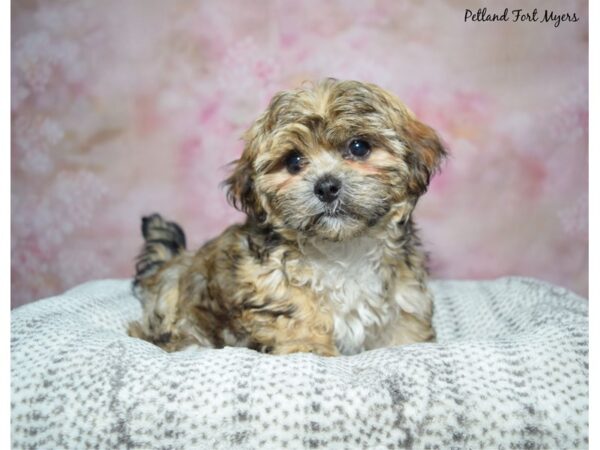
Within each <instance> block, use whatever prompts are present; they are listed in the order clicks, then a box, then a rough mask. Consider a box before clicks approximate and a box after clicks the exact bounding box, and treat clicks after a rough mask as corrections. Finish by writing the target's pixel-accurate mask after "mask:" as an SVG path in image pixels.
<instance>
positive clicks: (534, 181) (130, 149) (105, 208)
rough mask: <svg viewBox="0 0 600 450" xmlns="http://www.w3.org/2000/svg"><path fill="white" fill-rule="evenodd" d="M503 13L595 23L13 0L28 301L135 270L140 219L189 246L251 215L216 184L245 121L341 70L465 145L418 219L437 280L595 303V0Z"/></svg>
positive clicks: (291, 5)
mask: <svg viewBox="0 0 600 450" xmlns="http://www.w3.org/2000/svg"><path fill="white" fill-rule="evenodd" d="M466 3H468V4H469V5H466ZM488 3H491V2H488ZM495 4H496V9H493V8H492V7H490V6H488V9H489V10H492V9H493V10H494V11H498V10H500V11H501V10H502V9H503V8H504V7H509V8H517V7H522V8H524V10H532V9H533V8H534V7H538V8H540V7H541V8H549V9H554V11H556V12H571V13H572V12H575V13H576V14H577V16H578V17H579V18H580V20H579V22H576V23H563V24H561V25H560V26H559V27H554V26H553V24H551V23H539V22H538V23H472V22H468V23H465V22H464V21H463V18H464V14H465V9H464V8H465V6H470V7H471V8H474V9H475V8H477V7H478V4H477V2H475V1H470V2H458V1H451V0H448V1H446V2H416V1H412V2H404V1H395V0H390V1H327V2H324V1H320V0H319V1H316V0H314V1H276V0H273V1H255V2H252V1H241V0H240V1H192V0H189V1H187V0H186V1H163V0H161V1H151V0H143V1H133V0H128V1H116V0H103V1H97V2H84V1H81V0H73V1H47V0H44V1H41V0H39V1H34V0H32V1H19V2H13V14H12V39H13V40H12V49H13V51H12V240H11V242H12V294H13V296H12V304H13V306H16V305H19V304H22V303H26V302H29V301H32V300H34V299H37V298H40V297H44V296H49V295H52V294H56V293H59V292H61V291H63V290H65V289H66V288H69V287H72V286H73V285H75V284H78V283H81V282H83V281H86V280H91V279H97V278H106V277H128V276H130V275H131V274H132V271H133V260H134V257H135V255H136V252H137V251H138V249H139V247H140V244H141V237H140V232H139V221H140V216H141V215H142V214H146V213H150V212H153V211H159V212H161V213H164V214H165V215H167V216H169V217H171V218H173V219H175V220H177V221H178V222H180V223H181V224H182V225H183V226H184V229H185V230H186V231H187V234H188V238H189V241H190V244H191V245H192V246H198V245H200V244H201V243H202V242H203V241H204V240H206V239H207V238H209V237H211V236H213V235H215V234H217V233H219V232H220V230H222V229H223V228H224V227H225V226H226V225H227V224H229V223H231V222H234V221H236V220H239V219H240V218H241V216H240V214H238V213H236V212H235V211H234V210H233V209H232V208H231V207H229V206H228V205H227V203H226V201H225V196H224V192H223V191H222V190H221V189H220V188H219V187H218V184H219V182H220V181H221V180H222V179H223V178H224V177H225V174H226V169H225V168H224V165H225V164H226V163H227V162H229V161H231V160H233V159H235V158H236V157H237V156H239V154H240V151H241V142H240V140H239V137H240V136H241V134H242V132H243V130H244V129H245V128H246V127H247V126H249V124H250V123H251V122H252V120H253V119H254V118H255V117H256V116H257V114H258V113H259V112H260V111H261V110H262V109H263V108H264V107H265V106H266V104H267V102H268V100H269V98H270V97H271V96H272V94H273V93H275V92H276V91H277V90H279V89H282V88H288V87H293V86H295V85H297V84H298V83H299V82H300V81H302V80H305V79H315V78H320V77H324V76H334V77H338V78H343V79H359V80H364V81H371V82H375V83H377V84H380V85H382V86H383V87H385V88H388V89H390V90H392V91H394V92H395V93H397V94H398V95H399V96H400V97H401V98H402V99H403V100H404V101H405V102H406V103H407V104H408V105H409V107H410V108H411V109H413V110H414V111H415V112H416V114H417V115H418V116H419V117H420V118H421V119H422V120H423V121H425V122H427V123H429V124H430V125H432V126H433V127H435V128H436V129H437V130H438V131H439V132H440V134H441V135H442V136H443V138H444V139H445V141H446V142H447V143H448V145H449V148H450V151H451V154H452V156H451V158H450V159H449V161H448V162H447V164H446V165H445V168H444V171H443V172H442V174H441V175H439V176H438V177H436V178H435V179H434V181H433V184H432V186H431V189H430V191H429V193H428V194H427V195H426V196H425V197H424V198H423V199H422V201H421V203H420V205H419V206H418V208H417V214H416V215H417V221H418V223H419V224H420V227H421V229H422V232H423V238H424V242H425V244H426V247H427V249H428V250H429V251H430V253H431V268H432V272H433V275H434V276H436V277H444V278H491V277H497V276H502V275H508V274H520V275H526V276H534V277H538V278H542V279H545V280H549V281H551V282H553V283H556V284H559V285H564V286H567V287H569V288H571V289H573V290H575V291H576V292H578V293H579V294H582V295H585V296H587V277H588V266H587V255H588V238H587V235H588V225H587V214H588V196H587V181H588V179H587V173H588V169H587V167H588V166H587V164H588V159H587V144H588V137H587V136H588V125H587V123H588V106H587V99H588V92H587V70H588V67H587V51H588V39H587V38H588V31H587V30H588V23H587V3H586V2H581V1H580V2H577V1H575V2H574V1H555V2H550V1H544V2H539V1H536V2H523V1H512V0H506V1H504V2H496V3H495ZM518 5H520V6H518ZM479 6H482V5H479ZM542 12H543V10H542Z"/></svg>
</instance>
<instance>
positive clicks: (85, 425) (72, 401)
mask: <svg viewBox="0 0 600 450" xmlns="http://www.w3.org/2000/svg"><path fill="white" fill-rule="evenodd" d="M432 289H433V291H434V294H435V315H434V326H435V329H436V331H437V336H438V342H437V343H428V344H418V345H410V346H404V347H397V348H388V349H380V350H373V351H369V352H365V353H362V354H359V355H356V356H342V357H336V358H324V357H319V356H315V355H312V354H294V355H289V356H271V355H265V354H260V353H257V352H254V351H252V350H248V349H243V348H224V349H220V350H214V349H210V350H188V351H184V352H180V353H171V354H169V353H165V352H163V351H162V350H161V349H159V348H158V347H155V346H153V345H151V344H149V343H147V342H144V341H141V340H137V339H133V338H130V337H128V336H127V334H126V331H125V330H126V324H127V323H128V322H129V321H130V320H132V319H135V318H138V317H139V316H140V314H141V309H140V306H139V304H138V301H137V300H136V299H135V298H134V297H133V296H132V295H131V294H130V282H129V281H128V280H108V281H97V282H91V283H88V284H85V285H82V286H79V287H77V288H75V289H72V290H70V291H68V292H66V293H65V294H63V295H60V296H58V297H53V298H50V299H46V300H42V301H38V302H35V303H32V304H29V305H26V306H23V307H21V308H18V309H16V310H14V311H13V313H12V336H11V345H12V367H11V372H12V398H11V406H12V443H13V448H17V449H21V448H27V449H60V448H77V449H79V448H81V449H83V448H98V449H121V448H123V449H124V448H135V449H230V448H240V449H257V448H266V449H284V448H289V449H294V448H327V449H338V448H340V449H342V448H344V449H345V448H348V449H361V448H369V449H371V448H373V449H379V448H381V449H387V448H408V449H579V448H587V446H588V442H587V436H588V359H587V358H588V337H587V333H588V319H587V301H586V300H584V299H582V298H580V297H578V296H576V295H574V294H572V293H570V292H569V291H566V290H564V289H562V288H558V287H554V286H551V285H549V284H546V283H543V282H539V281H536V280H532V279H526V278H503V279H499V280H496V281H485V282H483V281H481V282H471V281H437V282H432Z"/></svg>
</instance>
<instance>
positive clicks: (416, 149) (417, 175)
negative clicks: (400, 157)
mask: <svg viewBox="0 0 600 450" xmlns="http://www.w3.org/2000/svg"><path fill="white" fill-rule="evenodd" d="M405 120H406V121H405V123H404V124H403V125H402V127H401V132H402V137H403V138H404V141H405V143H406V144H407V146H408V152H407V154H406V156H405V162H406V164H407V165H408V168H409V170H410V178H409V181H408V190H409V193H410V194H412V195H416V196H420V195H423V194H424V193H425V192H426V191H427V187H428V186H429V180H430V179H431V176H432V175H433V174H434V173H435V172H436V171H437V170H438V169H439V167H440V164H441V162H442V160H443V159H444V158H445V157H446V155H447V153H446V149H445V148H444V145H443V144H442V142H441V140H440V138H439V137H438V135H437V133H436V132H435V131H434V130H433V128H431V127H429V126H427V125H425V124H424V123H421V122H419V121H418V120H417V119H415V118H414V117H412V115H410V116H408V117H406V119H405Z"/></svg>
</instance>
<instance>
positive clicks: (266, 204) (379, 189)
mask: <svg viewBox="0 0 600 450" xmlns="http://www.w3.org/2000/svg"><path fill="white" fill-rule="evenodd" d="M245 141H246V147H245V149H244V153H243V154H242V157H241V159H240V160H239V161H238V162H237V166H236V168H235V170H234V172H233V174H232V175H231V177H230V178H229V179H228V180H226V183H227V184H228V185H229V198H230V200H231V201H232V202H233V204H234V205H236V206H238V207H239V208H241V209H242V210H243V211H245V212H246V213H247V214H248V215H249V216H250V217H251V218H253V219H256V220H257V221H258V222H263V223H268V224H270V225H272V226H274V227H275V228H278V229H285V230H293V231H295V232H299V233H301V234H303V235H306V236H316V237H319V238H323V239H329V240H337V241H339V240H344V239H348V238H351V237H354V236H357V235H359V234H361V233H364V232H365V231H366V230H367V229H369V228H370V227H373V226H375V225H377V224H379V223H381V222H382V221H385V218H386V217H391V214H389V213H390V212H391V211H393V210H394V208H395V207H396V206H398V205H401V204H403V205H406V204H412V205H414V203H415V202H416V199H417V198H418V197H419V196H420V195H421V194H422V193H424V192H425V190H426V189H427V185H428V183H429V178H430V176H431V174H432V173H433V172H434V171H435V170H436V168H437V167H438V165H439V163H440V160H441V159H442V157H443V156H444V155H445V152H444V149H443V147H442V145H441V144H440V141H439V139H438V137H437V135H436V134H435V132H434V131H433V130H432V129H431V128H429V127H427V126H426V125H423V124H422V123H420V122H418V121H417V120H416V119H415V118H414V117H413V115H412V113H411V112H410V111H408V110H407V109H406V107H405V106H404V105H403V104H402V103H401V102H400V101H399V100H398V99H397V98H395V97H394V96H393V95H391V94H390V93H388V92H386V91H384V90H383V89H381V88H379V87H377V86H374V85H371V84H365V83H360V82H356V81H336V80H332V79H327V80H325V81H323V82H321V83H319V84H317V85H314V86H311V87H306V88H301V89H297V90H293V91H284V92H281V93H279V94H277V95H276V96H275V97H274V98H273V100H272V101H271V104H270V105H269V107H268V108H267V110H266V111H265V113H264V114H263V115H262V116H261V117H260V118H259V119H258V120H257V121H256V122H255V124H254V125H253V126H252V127H251V128H250V130H249V131H248V132H247V133H246V136H245Z"/></svg>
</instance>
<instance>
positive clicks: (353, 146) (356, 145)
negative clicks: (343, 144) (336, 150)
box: [348, 139, 371, 158]
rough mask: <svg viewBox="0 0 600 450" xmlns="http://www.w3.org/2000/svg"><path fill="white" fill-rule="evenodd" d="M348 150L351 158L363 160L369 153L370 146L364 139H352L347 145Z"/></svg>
mask: <svg viewBox="0 0 600 450" xmlns="http://www.w3.org/2000/svg"><path fill="white" fill-rule="evenodd" d="M348 150H349V151H350V154H351V155H352V156H355V157H356V158H364V157H366V156H367V155H368V154H369V152H370V151H371V144H369V143H368V142H367V141H365V140H364V139H352V140H351V141H350V142H349V143H348Z"/></svg>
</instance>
